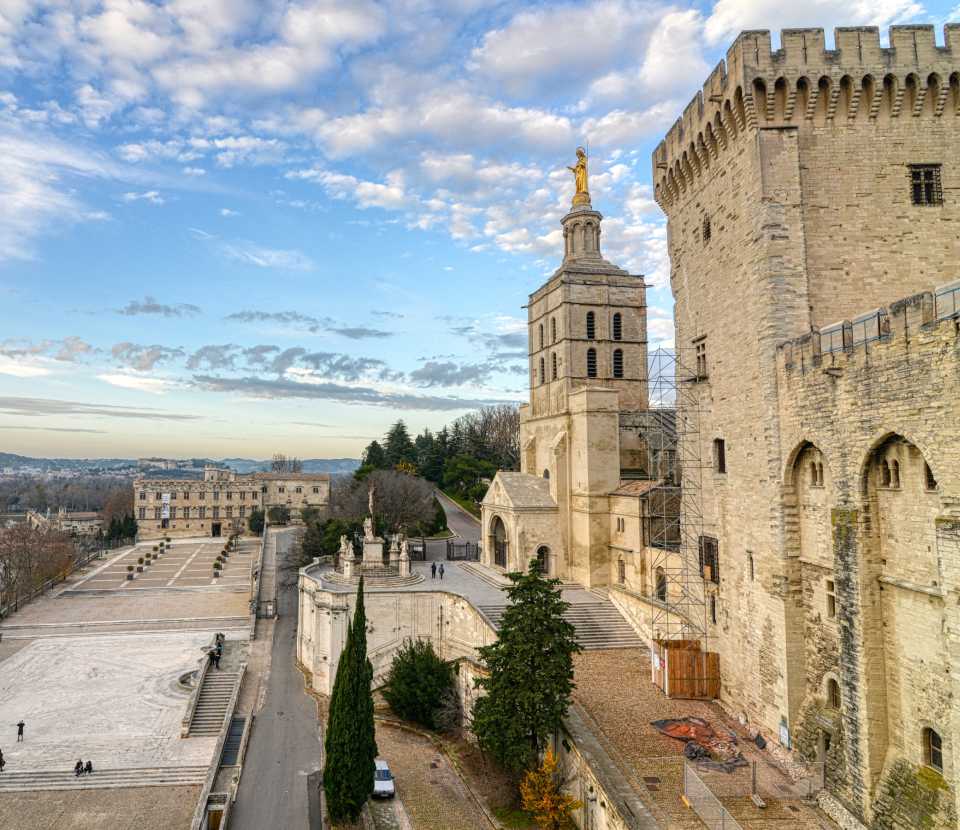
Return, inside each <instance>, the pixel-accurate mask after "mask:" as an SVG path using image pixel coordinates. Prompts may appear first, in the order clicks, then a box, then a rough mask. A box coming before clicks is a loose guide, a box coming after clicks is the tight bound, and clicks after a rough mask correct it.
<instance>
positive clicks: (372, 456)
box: [363, 441, 387, 470]
mask: <svg viewBox="0 0 960 830" xmlns="http://www.w3.org/2000/svg"><path fill="white" fill-rule="evenodd" d="M363 466H364V467H371V468H372V469H374V470H383V469H386V467H387V456H386V454H385V453H384V451H383V447H382V446H380V442H379V441H371V442H370V443H369V444H368V445H367V448H366V449H365V450H364V451H363Z"/></svg>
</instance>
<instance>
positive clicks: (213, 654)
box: [207, 648, 217, 668]
mask: <svg viewBox="0 0 960 830" xmlns="http://www.w3.org/2000/svg"><path fill="white" fill-rule="evenodd" d="M207 657H209V658H210V668H213V666H214V664H215V663H216V661H217V650H216V649H215V648H212V649H210V651H208V652H207Z"/></svg>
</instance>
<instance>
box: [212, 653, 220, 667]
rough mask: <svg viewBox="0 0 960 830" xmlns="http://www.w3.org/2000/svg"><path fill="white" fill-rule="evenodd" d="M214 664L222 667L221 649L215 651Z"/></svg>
mask: <svg viewBox="0 0 960 830" xmlns="http://www.w3.org/2000/svg"><path fill="white" fill-rule="evenodd" d="M213 665H214V666H216V667H217V668H218V669H219V668H220V652H219V651H215V652H214V653H213Z"/></svg>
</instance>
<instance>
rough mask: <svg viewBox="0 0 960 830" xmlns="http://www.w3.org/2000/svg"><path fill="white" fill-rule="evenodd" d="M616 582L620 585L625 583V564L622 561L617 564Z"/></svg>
mask: <svg viewBox="0 0 960 830" xmlns="http://www.w3.org/2000/svg"><path fill="white" fill-rule="evenodd" d="M617 580H618V581H619V582H620V584H621V585H623V583H624V582H626V581H627V563H626V562H624V561H623V560H622V559H621V560H620V561H619V562H617Z"/></svg>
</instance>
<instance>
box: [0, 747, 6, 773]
mask: <svg viewBox="0 0 960 830" xmlns="http://www.w3.org/2000/svg"><path fill="white" fill-rule="evenodd" d="M6 765H7V762H6V761H4V760H3V750H2V749H0V772H3V768H4V767H5V766H6Z"/></svg>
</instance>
